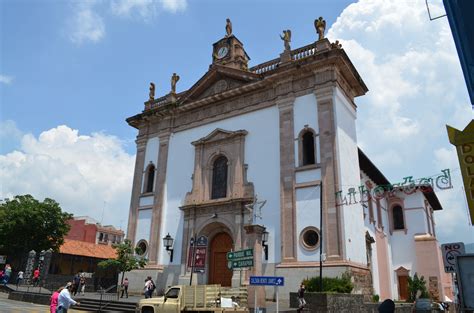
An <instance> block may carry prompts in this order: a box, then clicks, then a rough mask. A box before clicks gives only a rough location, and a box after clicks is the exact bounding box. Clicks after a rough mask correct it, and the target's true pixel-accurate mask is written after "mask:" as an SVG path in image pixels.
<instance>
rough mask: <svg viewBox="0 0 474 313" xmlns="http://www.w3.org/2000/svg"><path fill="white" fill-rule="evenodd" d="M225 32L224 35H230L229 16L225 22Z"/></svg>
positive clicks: (230, 23)
mask: <svg viewBox="0 0 474 313" xmlns="http://www.w3.org/2000/svg"><path fill="white" fill-rule="evenodd" d="M225 32H226V35H225V36H226V37H230V36H232V22H231V21H230V18H227V19H226V24H225Z"/></svg>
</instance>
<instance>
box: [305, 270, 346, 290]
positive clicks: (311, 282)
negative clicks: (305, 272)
mask: <svg viewBox="0 0 474 313" xmlns="http://www.w3.org/2000/svg"><path fill="white" fill-rule="evenodd" d="M319 282H320V278H319V277H312V278H307V279H305V280H303V284H304V285H305V287H306V291H307V292H331V293H351V291H352V289H354V285H353V284H352V282H351V277H350V274H349V273H344V274H342V277H341V278H339V277H335V278H333V277H323V290H322V291H321V290H320V288H319V286H320V284H319Z"/></svg>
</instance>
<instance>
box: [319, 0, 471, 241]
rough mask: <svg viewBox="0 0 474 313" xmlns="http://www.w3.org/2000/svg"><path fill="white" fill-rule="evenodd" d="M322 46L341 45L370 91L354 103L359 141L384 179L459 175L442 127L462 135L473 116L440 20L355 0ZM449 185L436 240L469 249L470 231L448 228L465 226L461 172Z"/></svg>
mask: <svg viewBox="0 0 474 313" xmlns="http://www.w3.org/2000/svg"><path fill="white" fill-rule="evenodd" d="M430 9H431V11H432V12H436V14H438V13H440V12H442V3H441V2H433V1H430ZM328 38H330V39H331V40H332V41H334V40H336V39H337V40H339V41H340V42H341V43H342V45H343V48H344V50H345V51H346V53H347V54H348V56H349V57H350V59H351V61H352V62H353V63H354V65H355V67H356V68H357V70H358V71H359V73H360V75H361V77H362V79H363V80H364V81H365V83H366V84H367V87H368V88H369V92H368V93H367V95H365V96H363V97H360V98H358V99H356V102H357V105H358V121H357V128H358V139H359V141H360V142H361V143H363V145H364V150H365V152H366V153H367V154H368V155H369V156H371V157H372V158H373V160H374V162H375V164H376V165H377V166H379V167H380V169H381V170H382V171H383V172H384V173H385V175H386V176H387V177H389V178H390V179H392V180H394V181H396V180H399V179H400V178H402V177H404V176H411V175H413V176H414V177H424V176H427V175H433V174H436V173H439V172H440V170H441V169H445V168H448V167H449V168H451V169H456V168H459V164H458V163H457V161H456V160H457V159H454V161H453V155H454V158H455V157H456V155H455V154H453V151H454V150H453V148H452V146H451V145H450V144H449V142H448V138H447V134H446V126H445V125H446V124H450V125H451V126H453V127H457V128H459V129H463V128H464V127H465V126H466V125H467V124H468V122H469V121H470V120H471V119H472V117H473V113H472V111H471V106H470V104H469V98H468V94H467V91H466V87H465V82H464V78H463V75H462V71H461V68H460V65H459V59H458V55H457V52H456V49H455V46H454V42H453V39H452V35H451V30H450V28H449V23H448V21H447V19H446V18H442V19H438V20H435V21H430V20H429V17H428V13H427V10H426V5H425V2H424V1H423V0H416V1H395V0H390V1H389V0H386V1H375V0H360V1H359V2H358V3H354V4H351V5H350V6H348V7H347V8H346V9H345V10H344V11H343V12H342V13H341V15H340V16H339V17H338V19H337V21H336V22H335V23H334V24H333V25H332V27H331V29H330V30H329V31H328ZM374 134H377V136H374ZM374 138H376V139H374ZM453 184H454V187H455V188H453V189H451V190H447V191H442V192H439V194H438V197H439V198H440V201H441V203H442V205H443V207H444V210H443V211H442V212H436V214H435V215H438V217H437V220H440V219H439V218H442V219H443V220H444V219H446V220H447V221H449V223H448V222H447V223H438V238H439V239H440V241H447V240H450V238H453V236H454V235H455V236H456V238H457V239H462V237H463V238H464V239H465V240H467V241H469V239H470V241H472V238H474V229H472V227H471V228H469V227H467V225H466V227H461V228H460V229H457V230H456V234H454V233H453V232H452V230H451V229H450V228H449V227H450V226H449V225H451V226H453V225H454V224H455V223H456V222H457V223H458V224H460V223H465V220H466V213H465V203H463V201H464V200H463V199H464V198H463V195H462V193H460V192H459V190H461V189H460V188H461V186H462V185H461V181H460V174H459V171H458V172H455V171H453ZM448 224H449V225H448ZM459 237H461V238H459Z"/></svg>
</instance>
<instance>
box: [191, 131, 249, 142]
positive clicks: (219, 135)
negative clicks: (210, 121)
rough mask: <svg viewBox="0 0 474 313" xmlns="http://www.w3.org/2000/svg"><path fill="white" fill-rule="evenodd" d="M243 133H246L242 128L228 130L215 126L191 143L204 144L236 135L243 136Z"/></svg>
mask: <svg viewBox="0 0 474 313" xmlns="http://www.w3.org/2000/svg"><path fill="white" fill-rule="evenodd" d="M245 135H247V131H246V130H243V129H241V130H236V131H229V130H224V129H221V128H216V129H215V130H213V131H212V132H211V133H210V134H209V135H207V136H206V137H203V138H201V139H199V140H196V141H193V142H192V144H193V145H195V146H196V145H204V144H209V143H214V142H218V141H223V140H229V139H231V138H233V137H236V136H245Z"/></svg>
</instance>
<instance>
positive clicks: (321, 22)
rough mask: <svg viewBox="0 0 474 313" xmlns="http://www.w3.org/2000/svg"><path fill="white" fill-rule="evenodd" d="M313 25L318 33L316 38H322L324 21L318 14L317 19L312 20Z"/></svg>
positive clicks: (324, 26)
mask: <svg viewBox="0 0 474 313" xmlns="http://www.w3.org/2000/svg"><path fill="white" fill-rule="evenodd" d="M314 27H315V28H316V32H317V33H318V35H319V38H318V40H321V39H324V32H325V31H326V21H325V20H324V19H323V17H322V16H320V17H319V18H318V19H317V20H314Z"/></svg>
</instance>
